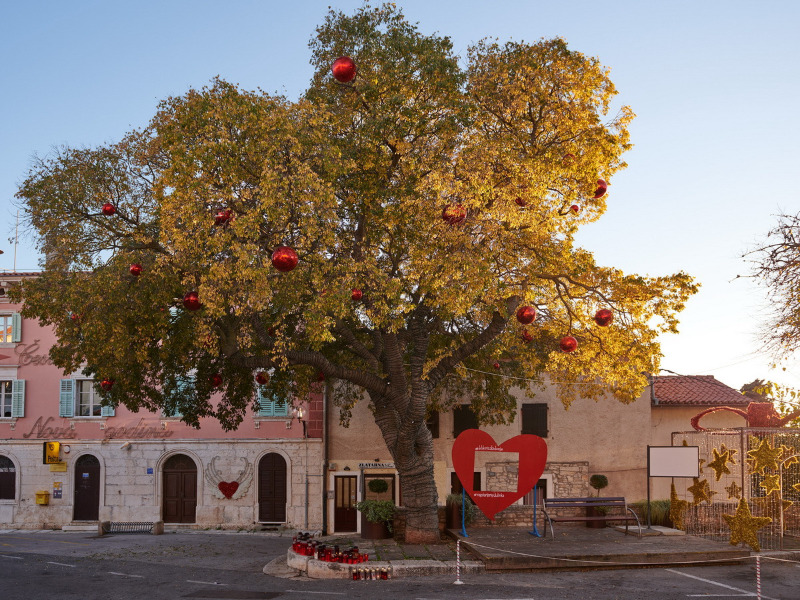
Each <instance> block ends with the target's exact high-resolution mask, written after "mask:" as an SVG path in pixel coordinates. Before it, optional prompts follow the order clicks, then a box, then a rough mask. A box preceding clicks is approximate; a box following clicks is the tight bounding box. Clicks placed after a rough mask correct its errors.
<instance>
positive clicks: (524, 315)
mask: <svg viewBox="0 0 800 600" xmlns="http://www.w3.org/2000/svg"><path fill="white" fill-rule="evenodd" d="M535 319H536V307H534V306H520V307H519V308H518V309H517V321H519V322H520V323H522V324H523V325H528V324H529V323H533V321H534V320H535Z"/></svg>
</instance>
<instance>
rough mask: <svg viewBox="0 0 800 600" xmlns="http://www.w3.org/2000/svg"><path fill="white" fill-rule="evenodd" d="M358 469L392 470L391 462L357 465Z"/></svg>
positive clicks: (392, 464)
mask: <svg viewBox="0 0 800 600" xmlns="http://www.w3.org/2000/svg"><path fill="white" fill-rule="evenodd" d="M358 468H359V469H394V463H393V462H370V463H358Z"/></svg>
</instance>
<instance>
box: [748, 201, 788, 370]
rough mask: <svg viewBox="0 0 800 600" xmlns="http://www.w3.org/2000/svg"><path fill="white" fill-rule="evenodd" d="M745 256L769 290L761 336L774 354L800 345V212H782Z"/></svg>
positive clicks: (786, 354)
mask: <svg viewBox="0 0 800 600" xmlns="http://www.w3.org/2000/svg"><path fill="white" fill-rule="evenodd" d="M748 256H749V257H750V258H751V259H752V260H753V274H754V275H755V276H756V278H758V279H759V280H761V281H762V282H763V283H764V284H765V285H766V286H767V290H768V292H769V299H770V303H771V308H772V314H771V315H770V322H769V324H768V326H767V327H766V329H765V330H764V334H763V337H764V339H765V340H766V342H767V343H768V344H769V346H770V347H771V349H772V351H773V353H774V354H775V356H776V357H778V358H786V357H787V356H788V355H790V354H792V353H794V352H796V351H797V350H798V349H800V213H797V214H796V215H790V214H783V215H780V216H779V217H778V224H777V225H776V226H775V227H773V228H772V229H771V230H770V231H769V232H768V233H767V237H766V240H765V241H764V243H762V244H761V245H760V246H759V247H758V248H756V249H755V250H753V251H751V252H750V253H749V254H748Z"/></svg>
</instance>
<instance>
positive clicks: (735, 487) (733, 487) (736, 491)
mask: <svg viewBox="0 0 800 600" xmlns="http://www.w3.org/2000/svg"><path fill="white" fill-rule="evenodd" d="M725 491H726V492H728V498H736V499H737V500H738V499H739V498H741V497H742V488H741V487H739V484H738V483H736V482H735V481H734V482H733V483H731V484H730V485H729V486H728V487H726V488H725Z"/></svg>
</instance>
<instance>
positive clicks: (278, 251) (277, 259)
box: [272, 246, 298, 273]
mask: <svg viewBox="0 0 800 600" xmlns="http://www.w3.org/2000/svg"><path fill="white" fill-rule="evenodd" d="M297 261H298V258H297V252H295V251H294V249H293V248H290V247H289V246H278V247H277V248H275V252H273V253H272V266H273V267H275V268H276V269H278V271H280V272H282V273H287V272H288V271H291V270H292V269H294V268H295V267H296V266H297Z"/></svg>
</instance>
